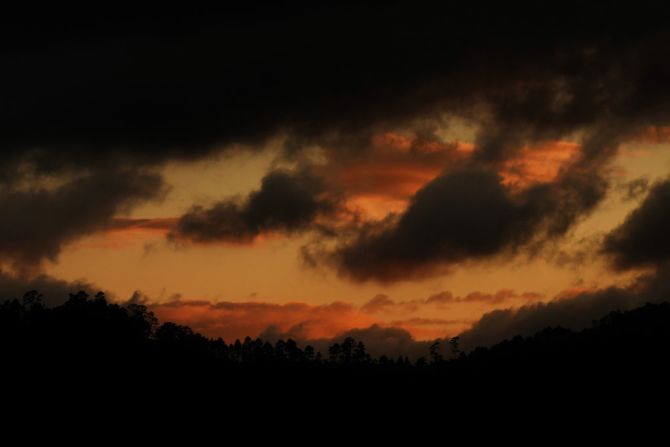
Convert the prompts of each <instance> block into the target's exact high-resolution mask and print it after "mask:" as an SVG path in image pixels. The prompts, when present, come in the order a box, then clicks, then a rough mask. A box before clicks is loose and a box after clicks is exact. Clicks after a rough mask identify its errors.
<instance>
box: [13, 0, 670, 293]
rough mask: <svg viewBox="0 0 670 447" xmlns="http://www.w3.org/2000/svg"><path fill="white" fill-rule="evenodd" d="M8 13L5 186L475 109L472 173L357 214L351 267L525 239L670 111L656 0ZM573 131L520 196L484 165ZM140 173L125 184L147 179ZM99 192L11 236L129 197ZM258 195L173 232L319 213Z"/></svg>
mask: <svg viewBox="0 0 670 447" xmlns="http://www.w3.org/2000/svg"><path fill="white" fill-rule="evenodd" d="M82 13H83V14H82ZM3 16H4V17H3V18H2V19H1V20H2V26H0V33H1V34H0V42H1V43H0V51H1V53H0V54H1V56H2V58H3V61H4V62H5V64H4V65H6V66H7V67H8V68H7V69H6V70H3V72H2V74H0V97H1V98H2V104H3V106H2V109H1V110H0V149H1V151H0V184H2V185H14V184H15V183H20V181H21V180H26V178H28V177H26V175H25V174H24V173H26V172H27V173H29V174H30V175H35V176H45V175H56V174H58V175H62V174H64V173H65V174H68V175H70V174H71V173H72V172H81V171H82V170H86V171H87V172H90V173H92V175H93V177H92V178H96V177H98V176H100V175H102V176H104V175H105V174H104V173H105V172H108V171H110V170H113V171H115V172H118V171H119V170H120V169H132V170H137V169H140V168H146V167H155V166H157V165H160V164H162V163H164V162H166V161H170V160H177V161H185V160H194V159H198V158H202V157H206V156H208V155H210V154H212V153H214V152H216V151H221V150H224V149H225V148H228V147H232V146H236V145H246V146H248V147H260V146H261V144H260V143H263V142H265V141H267V140H268V138H271V137H274V136H277V135H286V136H287V138H286V144H285V146H286V147H285V149H286V153H287V154H288V155H300V152H301V149H303V148H304V147H305V146H309V145H314V144H317V145H320V146H322V147H323V148H325V150H326V151H327V153H328V157H329V158H330V159H341V158H347V159H348V158H355V157H356V156H357V153H359V152H361V151H363V150H365V149H366V148H367V147H368V146H369V145H370V141H371V137H372V136H373V135H376V134H379V133H380V132H383V131H385V130H389V129H396V128H400V129H403V130H408V131H412V132H415V133H422V132H424V133H425V132H426V129H428V134H431V132H430V129H431V126H432V127H436V126H440V125H442V124H443V121H442V120H443V119H445V118H444V117H445V116H446V117H447V118H446V119H447V121H448V120H449V119H450V118H451V117H454V116H455V117H459V118H464V119H466V120H468V121H472V122H473V123H474V124H476V125H477V126H478V130H477V135H476V138H475V143H476V149H475V153H474V155H473V158H472V164H473V167H470V168H468V171H469V172H470V174H467V175H465V174H459V173H457V172H449V173H447V174H445V175H443V176H441V177H439V178H438V179H436V180H434V181H433V182H431V183H430V184H428V185H426V186H425V187H424V188H423V189H422V190H421V191H420V192H419V193H418V194H417V196H416V197H415V198H414V200H413V202H412V205H411V206H410V209H409V210H408V212H407V213H405V214H403V215H402V216H399V217H397V218H393V219H389V220H387V221H386V222H384V223H381V224H371V225H369V226H367V227H365V228H364V229H363V230H362V232H361V233H360V234H359V235H358V236H355V237H354V238H353V242H351V241H350V243H347V244H346V245H345V246H344V247H343V248H342V249H341V250H340V251H338V253H337V257H338V260H339V265H340V268H341V269H342V271H343V272H345V273H346V274H347V275H348V276H350V277H352V278H355V279H360V280H362V279H369V278H375V279H381V280H393V279H396V278H400V277H402V275H403V274H404V273H403V272H407V274H408V275H410V276H412V275H413V276H417V275H419V276H420V275H423V274H428V273H429V272H430V271H432V270H434V269H435V268H438V267H439V266H445V265H447V266H448V265H449V264H451V263H454V262H459V261H462V260H468V259H482V258H487V257H490V256H494V255H497V254H499V253H501V252H505V251H507V250H509V249H516V248H517V247H519V246H525V244H527V243H529V242H531V241H533V240H534V239H537V238H538V237H539V236H538V235H536V234H534V232H538V231H539V232H540V233H541V235H544V236H545V237H550V238H551V237H557V236H560V235H562V234H565V232H566V231H568V230H569V228H570V227H571V226H572V225H573V224H574V222H575V221H577V220H578V219H579V218H580V217H581V216H582V215H584V213H586V212H588V211H590V210H591V209H592V208H593V207H594V206H595V204H597V203H598V202H599V201H600V200H601V199H602V197H603V195H604V186H603V184H605V183H606V181H607V176H606V172H605V171H604V168H605V167H606V165H607V162H608V161H609V160H610V158H611V157H612V155H613V154H614V153H615V152H616V149H617V147H618V145H619V144H620V143H621V142H623V141H626V140H627V139H631V138H634V137H635V135H638V134H639V133H640V131H641V130H642V129H646V128H648V127H649V126H660V125H664V124H667V123H668V122H670V95H667V94H666V93H665V92H666V91H667V88H666V83H667V79H668V78H669V77H670V63H668V61H670V57H669V56H670V54H669V52H670V49H669V48H668V46H667V45H666V44H665V42H667V41H668V37H669V36H668V30H667V21H668V14H667V11H666V10H665V8H663V7H656V6H649V5H642V4H636V5H635V8H631V7H629V6H628V5H622V6H615V5H608V7H607V8H606V9H603V8H601V7H599V6H597V5H584V4H578V5H577V4H575V5H573V4H570V3H569V2H568V3H561V5H560V6H557V7H552V8H550V9H549V8H548V7H547V6H546V5H537V6H533V7H528V6H527V5H523V6H511V5H508V4H502V3H501V4H499V5H494V6H473V5H470V4H467V3H464V2H461V3H459V4H456V5H454V4H446V3H445V4H444V5H441V6H431V7H422V6H418V5H417V4H416V3H415V2H392V3H388V4H385V5H379V4H367V3H365V4H356V5H353V4H346V5H345V4H340V5H330V4H328V5H304V4H300V3H297V4H292V5H291V6H287V5H270V4H268V5H262V6H256V7H253V8H251V7H244V6H235V7H229V6H227V7H222V8H221V9H219V10H217V11H203V10H188V8H183V7H180V8H179V9H177V10H170V9H169V8H168V7H166V6H163V7H162V8H161V10H160V11H156V10H153V9H152V10H150V11H141V10H139V9H135V10H134V11H133V14H128V13H127V12H123V11H110V10H107V9H106V10H105V11H104V12H100V11H95V8H93V9H90V10H87V11H79V10H78V11H77V13H76V14H74V13H71V12H69V11H66V10H63V9H61V8H60V7H59V8H57V9H55V10H49V9H48V8H47V9H44V10H40V11H39V12H37V11H34V10H31V11H28V12H27V13H26V12H20V11H18V12H13V13H9V12H8V13H6V14H4V15H3ZM75 17H76V19H75ZM80 17H83V18H80ZM431 135H432V136H434V135H433V134H431ZM567 137H574V138H576V137H579V138H581V143H582V154H581V158H580V161H579V162H578V163H575V165H574V166H573V167H571V168H570V169H569V170H568V172H565V173H563V174H562V175H561V176H560V179H559V180H557V181H556V182H554V183H552V184H550V185H545V186H543V187H535V188H532V189H531V190H529V191H528V192H526V193H524V195H521V196H519V195H515V194H512V193H510V192H509V191H507V190H506V189H505V188H503V187H502V186H501V185H500V182H499V180H498V179H496V178H495V174H494V172H495V171H496V170H497V169H498V168H499V167H500V165H501V164H502V163H504V161H505V160H507V159H509V158H510V157H513V156H514V155H515V153H516V152H517V151H518V150H519V147H521V146H523V145H527V144H529V143H537V142H546V141H550V140H555V139H560V138H567ZM489 170H491V171H489ZM272 175H273V174H270V176H272ZM459 176H460V177H459ZM115 181H116V182H117V183H116V184H118V185H119V190H120V191H128V190H133V188H134V187H136V186H137V185H136V184H135V183H134V181H135V180H133V179H132V176H131V177H130V178H129V179H125V178H123V179H115ZM125 181H128V182H129V183H128V184H125V185H121V182H125ZM480 181H481V185H479V184H477V186H476V187H473V185H474V184H475V183H476V182H480ZM8 188H9V187H8ZM11 188H13V186H11ZM91 190H92V191H95V188H92V189H91ZM262 191H263V189H261V191H260V192H259V193H258V194H261V193H262ZM145 192H146V193H138V195H133V194H131V193H129V195H128V196H127V197H131V196H132V197H142V198H143V199H145V200H146V199H149V198H151V197H154V196H153V195H152V194H150V193H149V191H148V190H147V191H145ZM8 194H10V195H11V197H8V198H6V199H5V200H8V201H11V204H12V205H13V206H14V207H15V208H17V209H18V208H20V209H23V210H27V211H26V214H25V215H26V216H27V217H25V219H26V220H32V221H35V220H38V219H40V214H39V213H40V212H41V211H42V209H40V208H39V207H37V208H35V209H34V210H33V209H31V203H33V202H34V203H37V204H43V203H46V202H47V201H46V199H44V198H42V195H43V193H30V194H29V195H26V196H20V195H18V193H14V192H12V193H8ZM12 194H13V195H12ZM44 194H46V193H44ZM49 194H51V193H49ZM101 194H102V196H101V198H100V200H98V198H97V197H93V198H92V200H91V201H90V208H89V212H88V214H86V213H85V216H84V217H83V218H82V219H81V221H82V222H83V223H82V224H77V223H76V222H75V223H73V224H72V226H71V229H67V230H63V229H59V228H57V229H56V232H55V234H56V236H55V237H54V238H53V239H48V240H47V239H46V237H44V236H43V237H44V243H43V242H42V241H40V242H37V243H39V244H42V245H43V246H44V248H41V249H36V248H33V247H34V246H35V245H34V244H33V242H31V241H27V240H26V238H24V239H21V238H19V239H17V241H21V240H26V242H25V244H26V254H25V255H18V252H19V251H21V249H20V247H19V245H18V244H19V243H18V242H10V243H9V244H8V245H7V246H8V247H9V248H8V249H4V252H5V253H7V254H8V256H10V257H13V258H17V257H23V258H25V259H26V260H29V261H34V260H35V259H39V258H40V257H50V258H53V257H55V256H56V255H57V252H58V250H59V248H60V247H61V246H62V244H63V243H66V242H67V241H71V240H74V239H75V238H76V237H79V236H81V235H82V234H85V233H87V232H90V231H94V230H95V229H96V228H98V225H99V222H100V220H102V219H110V218H112V217H113V212H112V211H114V210H115V209H116V205H114V204H119V203H126V202H127V200H126V199H121V198H117V199H116V200H112V199H110V200H107V201H106V200H105V198H106V196H105V194H104V193H101ZM154 194H157V192H156V190H154ZM51 195H52V196H53V200H50V201H48V204H47V205H43V206H42V208H49V207H58V208H59V209H61V208H62V209H63V210H64V211H62V212H61V211H59V212H56V213H54V215H55V214H58V216H55V217H54V219H55V221H56V223H57V224H62V223H66V222H69V220H68V219H70V217H72V215H67V214H66V213H67V212H68V210H69V207H68V205H69V202H67V200H66V199H68V197H69V196H68V194H63V197H61V196H60V195H58V194H51ZM461 195H462V196H464V197H468V198H469V200H471V201H479V200H481V201H482V202H481V204H475V203H470V202H469V201H468V200H465V199H462V198H459V196H461ZM33 196H34V197H33ZM21 197H23V199H25V200H24V201H21ZM262 197H263V196H262V195H261V199H262ZM61 199H63V200H65V202H63V204H62V206H61V203H60V202H58V200H61ZM252 199H253V198H252V197H250V198H249V200H250V201H249V202H248V203H247V204H237V203H234V202H228V201H225V202H222V203H219V204H217V205H216V206H215V207H213V208H202V207H200V208H194V209H193V210H192V211H191V212H190V213H189V214H187V215H186V216H184V218H183V219H182V221H181V222H180V224H179V229H178V230H176V231H177V232H176V233H175V234H180V233H181V232H183V235H184V237H186V238H192V239H194V240H201V241H208V240H216V239H229V240H230V239H233V240H245V239H249V238H253V237H254V235H255V234H258V233H259V232H262V231H266V230H271V231H284V232H292V231H297V230H302V229H303V228H305V226H306V225H307V224H306V223H305V222H307V221H308V220H309V216H311V214H310V213H309V212H306V213H305V214H300V212H303V209H302V208H300V210H299V212H298V214H297V215H296V217H295V220H293V217H287V216H288V215H289V213H290V212H291V211H290V210H291V209H290V208H286V209H283V208H281V209H280V208H278V207H275V205H274V202H273V204H269V203H268V202H263V201H262V200H261V199H257V200H258V201H259V203H258V206H259V207H263V208H264V209H263V210H260V208H254V206H256V205H252V202H251V201H252ZM280 199H281V198H280ZM110 201H111V202H113V204H112V205H110V204H109V203H110ZM282 203H284V205H286V206H291V204H295V203H297V202H291V201H288V202H282ZM98 206H99V207H100V209H99V210H95V211H94V210H93V209H92V207H98ZM265 208H266V209H265ZM457 212H462V213H471V214H470V216H476V217H477V219H468V218H467V217H464V216H465V215H464V214H461V215H458V214H456V213H457ZM254 213H255V214H254ZM86 216H89V217H86ZM91 216H93V217H91ZM15 221H16V220H15ZM20 223H21V221H20V219H19V220H18V221H17V224H20ZM29 223H30V222H29ZM8 225H9V224H8ZM12 225H13V224H12ZM32 225H36V224H32ZM68 225H69V224H68ZM11 229H12V230H14V231H18V230H16V229H15V228H14V227H12V228H11ZM459 232H460V233H459ZM36 234H37V235H38V236H39V235H41V234H42V233H40V232H39V231H37V233H36ZM37 240H38V241H39V237H38V239H37ZM22 243H23V242H22ZM17 247H19V248H17Z"/></svg>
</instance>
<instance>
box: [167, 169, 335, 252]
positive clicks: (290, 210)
mask: <svg viewBox="0 0 670 447" xmlns="http://www.w3.org/2000/svg"><path fill="white" fill-rule="evenodd" d="M324 193H325V187H324V185H323V183H322V182H321V181H320V180H319V179H318V178H316V177H314V176H312V175H311V174H310V173H309V172H307V171H297V172H290V171H283V170H276V171H272V172H270V173H269V174H267V175H266V176H265V177H263V180H262V182H261V187H260V189H259V190H256V191H253V192H251V193H250V194H249V196H248V197H247V198H246V199H245V200H244V201H236V200H233V199H230V200H224V201H222V202H218V203H216V204H214V205H213V206H211V207H208V208H204V207H202V206H196V207H193V208H192V209H191V210H190V211H189V212H188V213H186V214H184V215H183V216H181V218H180V219H179V221H178V222H177V224H176V226H175V229H174V230H173V231H172V232H171V233H170V235H169V237H170V238H172V239H174V240H178V239H188V240H191V241H195V242H213V241H236V242H245V241H251V240H253V239H254V238H255V237H257V236H259V235H261V234H264V233H268V232H281V233H284V234H292V233H297V232H301V231H305V230H308V229H311V228H314V226H315V220H316V219H317V218H318V217H323V216H326V215H330V214H332V213H334V212H335V211H336V208H337V203H336V201H335V200H334V199H333V198H331V197H328V196H324Z"/></svg>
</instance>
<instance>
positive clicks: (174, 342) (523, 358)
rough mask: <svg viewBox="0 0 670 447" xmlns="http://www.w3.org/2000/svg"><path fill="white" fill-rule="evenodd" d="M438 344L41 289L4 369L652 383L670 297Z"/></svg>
mask: <svg viewBox="0 0 670 447" xmlns="http://www.w3.org/2000/svg"><path fill="white" fill-rule="evenodd" d="M439 348H440V346H439V342H438V341H436V342H435V343H434V344H433V345H432V346H431V347H430V351H429V352H427V353H426V357H422V358H420V359H418V360H417V361H415V362H410V361H409V360H408V359H407V358H402V357H401V358H398V359H393V358H389V357H386V356H381V357H379V358H373V357H371V356H370V355H369V354H368V353H367V351H366V348H365V345H364V344H363V343H362V342H360V341H357V340H354V339H353V338H350V337H349V338H346V339H345V340H344V341H342V342H340V343H334V344H332V345H331V346H330V347H329V349H328V352H327V353H323V354H322V353H320V352H316V351H315V350H314V348H313V347H311V346H305V347H300V346H299V345H298V344H297V343H296V342H295V341H294V340H291V339H289V340H279V341H277V342H276V343H274V344H272V343H269V342H267V341H263V340H261V339H252V338H250V337H246V338H245V339H244V340H235V341H234V342H232V343H228V342H226V341H224V340H222V339H220V338H219V339H209V338H207V337H204V336H203V335H201V334H198V333H196V332H194V331H193V330H191V329H190V328H189V327H187V326H182V325H178V324H175V323H172V322H165V323H163V324H159V322H158V321H157V319H156V317H155V316H154V314H153V313H152V312H151V311H150V310H149V309H147V308H146V307H145V306H143V305H140V304H126V305H119V304H114V303H110V302H108V301H107V300H106V298H105V296H104V295H103V294H102V293H98V294H97V295H95V296H94V297H90V296H88V295H87V294H86V293H84V292H79V293H76V294H71V295H70V298H69V300H67V302H65V303H64V304H62V305H60V306H57V307H53V308H48V307H45V306H44V305H43V302H42V297H41V295H40V294H39V293H38V292H36V291H31V292H28V293H26V294H25V296H24V297H23V299H22V300H17V299H12V300H7V301H4V302H3V303H2V304H0V350H1V354H2V358H3V360H4V362H3V363H4V364H5V365H8V366H7V367H6V369H5V372H7V371H9V372H10V373H12V374H16V375H17V377H21V380H26V378H33V380H34V379H35V378H36V377H40V378H42V379H45V378H46V380H48V381H49V382H52V383H55V382H54V381H58V382H57V383H60V384H61V386H65V385H64V384H67V386H68V387H70V388H68V389H70V390H72V389H77V390H82V389H87V390H91V389H95V390H98V391H100V390H104V391H105V392H112V391H111V390H118V388H123V389H126V387H128V386H130V384H131V382H133V381H136V380H147V381H149V382H150V383H152V384H153V385H154V386H156V387H159V389H162V390H163V392H167V391H170V392H175V390H176V389H188V390H190V391H189V392H192V390H194V389H197V390H200V392H205V391H204V390H206V393H216V392H221V393H224V392H225V393H227V394H226V396H228V397H230V395H231V394H235V393H243V394H248V393H260V394H267V393H277V392H279V393H288V394H291V395H295V394H300V395H310V394H311V393H314V392H318V393H321V392H328V393H331V394H332V395H333V396H334V398H338V396H339V395H340V393H345V394H346V393H351V392H352V390H359V391H360V390H364V391H365V393H372V395H376V396H380V395H383V394H384V393H391V394H392V398H393V399H401V400H402V399H416V398H420V397H421V396H424V397H425V396H438V395H441V396H446V395H449V396H450V397H454V396H464V395H472V393H487V392H491V391H492V390H495V392H505V390H508V391H509V390H512V389H513V390H516V391H515V392H519V391H518V390H519V389H523V390H526V391H529V390H531V389H533V387H541V389H542V390H543V392H545V393H547V392H549V393H554V395H555V396H558V395H560V393H561V392H564V391H565V390H568V389H573V390H574V387H575V386H577V387H581V386H585V387H590V389H591V391H592V392H595V391H594V390H597V389H600V390H601V391H602V390H604V389H605V388H606V387H608V386H612V384H615V386H618V387H622V386H632V385H633V384H634V385H635V386H653V384H657V383H661V382H662V381H663V380H664V377H666V376H667V373H668V372H669V369H668V367H667V366H668V365H667V364H668V361H667V360H668V355H669V353H670V349H669V348H670V304H668V303H661V304H647V305H645V306H643V307H641V308H638V309H634V310H631V311H627V312H612V313H610V314H608V315H606V316H604V317H603V318H601V319H600V320H598V321H594V322H593V326H592V327H591V328H589V329H585V330H583V331H580V332H574V331H571V330H568V329H564V328H560V327H558V328H546V329H544V330H542V331H540V332H538V333H536V334H535V335H533V336H531V337H521V336H517V337H514V338H512V339H509V340H505V341H502V342H500V343H498V344H496V345H494V346H492V347H490V348H477V349H475V350H474V351H472V352H470V353H464V352H461V351H460V349H459V346H458V339H457V338H454V339H452V340H451V343H450V346H449V351H450V358H448V359H445V358H443V356H442V354H440V349H439ZM456 384H457V385H458V386H455V385H456ZM160 387H162V388H160ZM519 387H521V388H519ZM594 387H595V388H594ZM501 390H502V391H501ZM510 392H511V391H510ZM345 394H342V395H345ZM366 395H368V394H366ZM389 398H391V397H389Z"/></svg>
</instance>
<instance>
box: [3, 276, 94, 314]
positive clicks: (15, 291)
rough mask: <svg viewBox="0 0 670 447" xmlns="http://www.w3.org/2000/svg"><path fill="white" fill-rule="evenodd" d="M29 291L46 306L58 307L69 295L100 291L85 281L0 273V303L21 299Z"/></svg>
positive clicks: (92, 293)
mask: <svg viewBox="0 0 670 447" xmlns="http://www.w3.org/2000/svg"><path fill="white" fill-rule="evenodd" d="M31 290H37V291H38V292H39V293H41V294H42V295H43V297H42V299H43V300H44V303H45V304H46V305H48V306H58V305H60V304H63V303H64V302H65V301H67V299H68V298H69V294H70V293H77V292H79V291H82V290H83V291H84V292H86V293H88V294H89V295H91V296H93V295H94V294H95V293H97V292H98V291H99V290H100V289H98V288H96V287H95V286H94V285H93V284H91V283H88V282H86V281H73V282H69V281H64V280H62V279H56V278H52V277H51V276H48V275H38V276H36V277H33V278H28V277H21V276H15V275H11V274H9V273H7V272H3V271H0V301H4V300H7V299H21V298H22V297H23V295H24V294H25V293H26V292H28V291H31Z"/></svg>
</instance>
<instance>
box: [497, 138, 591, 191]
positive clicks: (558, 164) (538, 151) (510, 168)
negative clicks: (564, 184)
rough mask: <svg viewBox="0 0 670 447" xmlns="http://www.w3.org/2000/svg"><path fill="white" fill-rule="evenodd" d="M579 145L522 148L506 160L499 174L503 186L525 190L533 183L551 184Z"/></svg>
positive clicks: (547, 144) (556, 144) (575, 153)
mask: <svg viewBox="0 0 670 447" xmlns="http://www.w3.org/2000/svg"><path fill="white" fill-rule="evenodd" d="M579 150H580V145H579V144H577V143H573V142H570V141H551V142H548V143H545V144H542V145H539V146H524V147H522V148H521V149H520V150H519V151H518V154H517V156H516V157H514V158H512V159H510V160H508V161H507V162H505V164H504V165H503V168H502V170H501V172H500V174H501V176H502V178H503V183H504V184H505V185H508V186H511V187H516V188H525V187H527V186H530V185H532V184H534V183H542V182H551V181H552V180H554V179H555V178H556V177H557V176H558V174H559V172H560V170H561V168H562V167H563V166H564V165H565V164H566V163H567V162H569V161H570V160H572V159H573V158H574V157H575V156H576V155H577V154H578V153H579Z"/></svg>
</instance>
